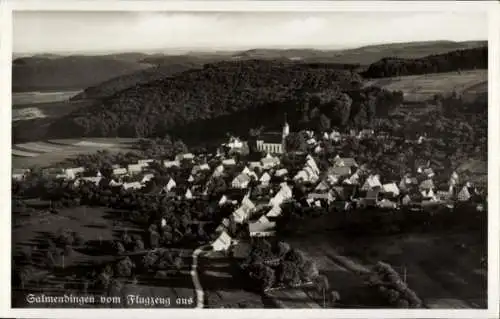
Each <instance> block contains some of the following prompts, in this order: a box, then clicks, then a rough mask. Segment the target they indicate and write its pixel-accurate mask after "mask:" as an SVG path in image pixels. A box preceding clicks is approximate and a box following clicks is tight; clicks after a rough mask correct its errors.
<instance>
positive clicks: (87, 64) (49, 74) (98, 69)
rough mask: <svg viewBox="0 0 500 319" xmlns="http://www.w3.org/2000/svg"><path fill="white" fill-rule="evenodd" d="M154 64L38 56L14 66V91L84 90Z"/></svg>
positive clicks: (21, 59)
mask: <svg viewBox="0 0 500 319" xmlns="http://www.w3.org/2000/svg"><path fill="white" fill-rule="evenodd" d="M150 66H151V65H149V64H146V63H143V62H139V61H134V60H128V59H127V58H124V57H121V56H120V57H118V58H117V57H116V56H83V55H81V56H76V55H75V56H64V57H63V56H60V57H57V56H50V57H47V56H34V57H24V58H17V59H15V60H14V61H13V63H12V91H13V92H29V91H50V90H71V89H82V88H86V87H89V86H92V85H95V84H98V83H100V82H103V81H106V80H108V79H110V78H113V77H116V76H119V75H124V74H127V73H131V72H135V71H138V70H142V69H144V68H147V67H150Z"/></svg>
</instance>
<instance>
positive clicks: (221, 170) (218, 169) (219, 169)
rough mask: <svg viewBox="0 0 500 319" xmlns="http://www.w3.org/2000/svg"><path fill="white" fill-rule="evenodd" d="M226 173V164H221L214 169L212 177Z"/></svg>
mask: <svg viewBox="0 0 500 319" xmlns="http://www.w3.org/2000/svg"><path fill="white" fill-rule="evenodd" d="M223 173H224V166H223V165H222V164H221V165H219V166H217V167H216V168H215V169H214V172H213V173H212V177H219V176H221V175H222V174H223Z"/></svg>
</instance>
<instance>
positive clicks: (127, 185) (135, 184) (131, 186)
mask: <svg viewBox="0 0 500 319" xmlns="http://www.w3.org/2000/svg"><path fill="white" fill-rule="evenodd" d="M122 187H123V189H125V190H127V189H141V188H142V184H141V183H140V182H132V183H123V184H122Z"/></svg>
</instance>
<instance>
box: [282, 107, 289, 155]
mask: <svg viewBox="0 0 500 319" xmlns="http://www.w3.org/2000/svg"><path fill="white" fill-rule="evenodd" d="M289 134H290V126H289V125H288V122H287V119H286V113H285V123H284V124H283V132H282V134H281V147H282V149H283V153H286V148H285V146H286V137H287V136H288V135H289Z"/></svg>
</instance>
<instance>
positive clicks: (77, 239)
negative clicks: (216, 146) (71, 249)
mask: <svg viewBox="0 0 500 319" xmlns="http://www.w3.org/2000/svg"><path fill="white" fill-rule="evenodd" d="M73 238H74V245H76V246H81V245H83V244H84V243H85V239H84V238H83V235H82V234H81V233H79V232H74V233H73Z"/></svg>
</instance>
